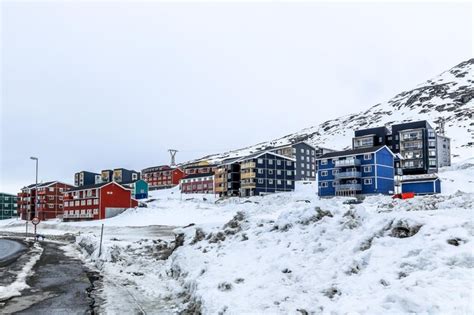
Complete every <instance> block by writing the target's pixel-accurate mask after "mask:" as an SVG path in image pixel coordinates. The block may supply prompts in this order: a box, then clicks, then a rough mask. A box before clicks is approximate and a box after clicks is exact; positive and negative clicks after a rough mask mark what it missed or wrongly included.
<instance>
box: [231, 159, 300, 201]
mask: <svg viewBox="0 0 474 315" xmlns="http://www.w3.org/2000/svg"><path fill="white" fill-rule="evenodd" d="M238 162H239V164H240V190H239V195H240V196H241V197H248V196H259V195H265V194H269V193H276V192H285V191H293V190H294V189H295V163H296V161H295V159H293V158H290V157H288V156H284V155H280V154H276V153H274V152H270V151H266V152H261V153H256V154H253V155H249V156H246V157H243V158H241V159H239V160H238Z"/></svg>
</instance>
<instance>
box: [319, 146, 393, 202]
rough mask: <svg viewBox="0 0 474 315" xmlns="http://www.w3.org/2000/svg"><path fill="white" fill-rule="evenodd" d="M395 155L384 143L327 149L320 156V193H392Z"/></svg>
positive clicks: (324, 195)
mask: <svg viewBox="0 0 474 315" xmlns="http://www.w3.org/2000/svg"><path fill="white" fill-rule="evenodd" d="M394 157H395V156H394V154H393V153H392V151H391V150H390V149H389V148H388V147H387V146H385V145H379V146H375V147H366V148H360V149H352V150H346V151H338V152H330V153H326V154H324V155H322V156H321V157H319V158H318V159H317V163H318V195H319V196H321V197H331V196H357V195H372V194H392V193H393V192H394V176H395V173H394V172H395V170H394Z"/></svg>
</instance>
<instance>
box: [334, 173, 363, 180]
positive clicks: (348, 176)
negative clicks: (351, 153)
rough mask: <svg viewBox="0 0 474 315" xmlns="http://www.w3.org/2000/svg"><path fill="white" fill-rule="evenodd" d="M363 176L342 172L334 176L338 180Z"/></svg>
mask: <svg viewBox="0 0 474 315" xmlns="http://www.w3.org/2000/svg"><path fill="white" fill-rule="evenodd" d="M361 176H362V173H361V172H353V171H349V172H340V173H337V174H335V175H334V177H335V178H336V179H343V178H360V177H361Z"/></svg>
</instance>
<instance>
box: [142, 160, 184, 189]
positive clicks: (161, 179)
mask: <svg viewBox="0 0 474 315" xmlns="http://www.w3.org/2000/svg"><path fill="white" fill-rule="evenodd" d="M183 177H184V172H183V171H182V170H181V169H180V168H177V167H176V168H172V167H169V166H168V165H162V166H155V167H149V168H146V169H144V170H142V179H143V180H144V181H146V182H147V183H148V185H149V189H150V190H153V189H161V188H170V187H174V186H176V185H178V184H179V181H180V180H181V179H182V178H183Z"/></svg>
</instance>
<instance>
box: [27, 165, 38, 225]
mask: <svg viewBox="0 0 474 315" xmlns="http://www.w3.org/2000/svg"><path fill="white" fill-rule="evenodd" d="M30 159H31V160H33V161H35V162H36V180H35V212H34V216H35V217H36V216H37V211H38V158H37V157H34V156H32V157H30ZM29 218H30V212H29V211H28V215H27V218H26V229H27V231H28V220H29Z"/></svg>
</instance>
